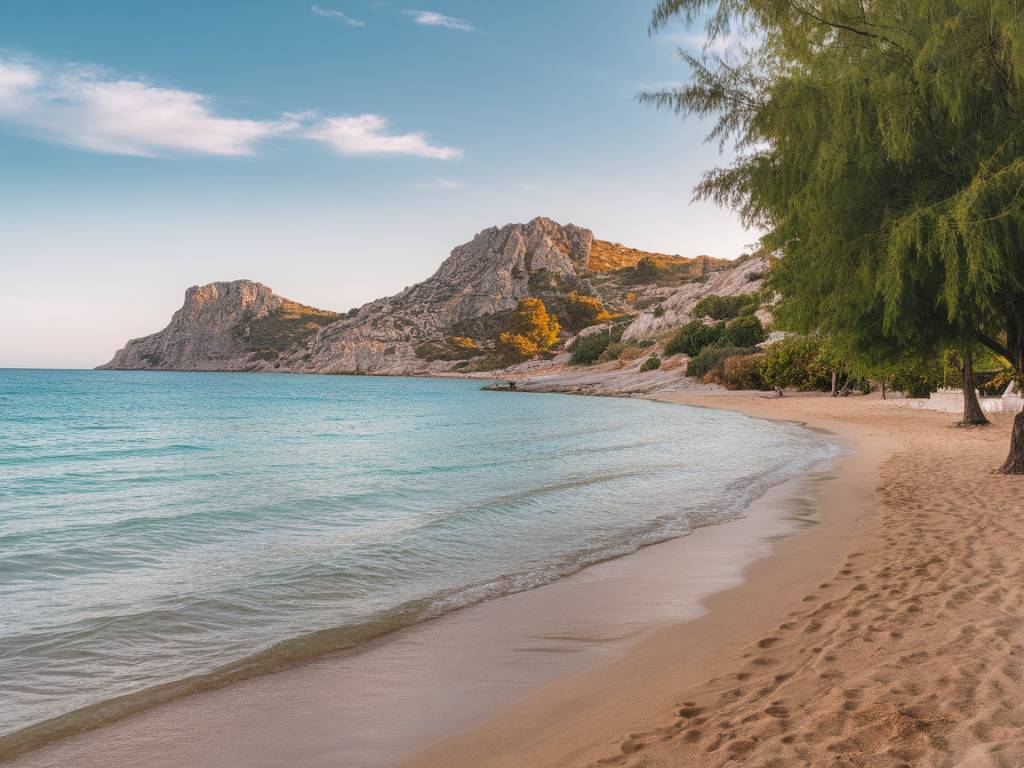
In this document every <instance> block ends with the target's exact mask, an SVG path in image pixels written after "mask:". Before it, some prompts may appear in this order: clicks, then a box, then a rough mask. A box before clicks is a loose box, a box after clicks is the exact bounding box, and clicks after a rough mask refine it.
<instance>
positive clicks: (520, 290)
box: [100, 218, 767, 394]
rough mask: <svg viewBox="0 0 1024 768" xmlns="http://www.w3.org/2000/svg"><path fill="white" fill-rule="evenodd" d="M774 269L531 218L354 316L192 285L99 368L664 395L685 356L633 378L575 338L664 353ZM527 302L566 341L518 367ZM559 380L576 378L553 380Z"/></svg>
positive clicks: (487, 236)
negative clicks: (165, 320) (705, 315)
mask: <svg viewBox="0 0 1024 768" xmlns="http://www.w3.org/2000/svg"><path fill="white" fill-rule="evenodd" d="M766 266H767V259H766V258H765V257H761V256H744V257H741V258H740V259H737V260H735V261H728V260H724V259H715V258H711V257H709V256H698V257H696V258H684V257H682V256H672V255H667V254H657V253H650V252H646V251H641V250H637V249H634V248H629V247H627V246H624V245H621V244H618V243H611V242H608V241H603V240H597V239H595V237H594V234H593V232H591V231H590V230H589V229H585V228H582V227H577V226H574V225H572V224H569V225H565V226H563V225H560V224H558V223H556V222H554V221H552V220H551V219H547V218H536V219H533V220H532V221H530V222H529V223H526V224H508V225H506V226H503V227H491V228H489V229H485V230H484V231H482V232H480V233H479V234H478V235H476V237H474V238H473V239H472V240H471V241H469V242H468V243H465V244H463V245H460V246H458V247H456V248H455V249H454V250H453V251H452V252H451V255H450V256H449V257H448V258H447V259H445V260H444V262H443V263H442V264H441V266H440V268H439V269H438V270H437V272H436V273H434V275H432V276H431V277H430V278H428V279H427V280H424V281H423V282H421V283H418V284H416V285H413V286H411V287H409V288H406V289H405V290H403V291H402V292H401V293H398V294H396V295H394V296H389V297H386V298H382V299H377V300H375V301H371V302H370V303H368V304H365V305H364V306H362V307H359V308H358V309H354V310H352V311H350V312H348V313H337V312H330V311H326V310H321V309H316V308H314V307H309V306H306V305H304V304H300V303H298V302H295V301H292V300H290V299H286V298H283V297H281V296H278V295H276V294H275V293H273V291H271V289H270V288H268V287H267V286H265V285H262V284H260V283H256V282H252V281H249V280H236V281H233V282H218V283H210V284H208V285H204V286H194V287H192V288H189V289H188V291H186V293H185V302H184V305H183V306H182V307H181V309H179V310H178V311H177V312H175V313H174V315H173V317H172V318H171V321H170V323H169V324H168V326H167V327H166V328H165V329H163V330H162V331H159V332H157V333H154V334H152V335H149V336H146V337H143V338H140V339H133V340H131V341H129V342H128V343H127V344H126V345H125V347H124V348H123V349H121V350H119V351H118V352H117V353H116V354H115V355H114V358H113V359H112V360H111V361H110V362H109V363H107V364H105V365H103V366H100V367H101V368H106V369H127V370H175V371H280V372H293V373H338V374H342V373H345V374H376V375H438V376H444V375H449V376H451V375H479V376H488V377H493V376H495V375H500V376H502V377H509V378H516V379H532V378H535V377H538V376H541V375H543V376H544V377H547V378H548V381H549V383H550V385H551V388H559V387H561V388H562V389H570V390H572V389H574V388H579V387H577V386H576V384H574V383H573V382H574V381H577V379H579V380H580V381H577V384H580V386H581V387H582V389H584V390H585V389H586V388H587V386H589V384H587V385H586V386H583V385H584V384H586V382H591V381H598V382H601V381H605V382H606V386H605V389H610V390H614V391H609V392H608V393H609V394H611V393H625V392H647V391H658V390H661V389H664V388H666V387H667V386H669V385H671V383H672V382H678V381H679V380H680V378H681V373H682V369H681V365H680V363H681V361H675V364H673V361H669V362H668V363H667V364H666V365H665V366H664V367H663V368H662V369H660V370H655V371H648V372H645V373H644V376H643V377H642V378H639V377H637V376H636V375H634V374H638V373H639V369H640V367H641V365H642V363H643V360H642V359H640V358H639V357H636V358H635V359H631V360H612V361H604V362H600V363H598V364H597V365H593V366H587V367H586V369H585V370H584V369H582V368H579V367H572V368H570V367H569V366H568V363H569V359H570V350H571V349H572V348H573V345H574V343H575V342H576V339H577V337H585V336H587V335H589V334H592V333H601V332H604V333H608V334H613V333H614V335H615V338H616V339H620V340H622V342H624V343H629V344H636V345H639V346H641V347H643V348H644V349H645V350H649V353H650V354H654V353H657V352H658V351H659V349H660V348H661V346H662V345H663V344H664V341H665V338H666V335H670V334H671V333H672V332H673V331H674V329H676V328H677V327H678V326H680V325H681V324H683V323H685V322H687V321H688V320H690V319H691V313H692V311H693V308H694V306H695V305H696V304H697V302H699V301H700V300H701V299H702V298H704V297H705V296H709V295H736V294H742V293H754V292H756V291H758V290H759V289H760V287H761V277H762V275H763V272H764V270H765V268H766ZM580 297H584V298H583V299H581V298H580ZM527 298H539V299H541V300H542V301H543V302H544V304H545V305H546V307H547V308H548V310H549V311H550V312H551V313H553V314H555V315H557V316H558V317H560V318H561V332H560V335H559V338H558V340H557V342H556V343H555V344H553V345H552V346H551V347H550V348H549V349H545V350H543V351H542V353H540V354H536V355H532V359H529V360H526V361H522V360H510V359H509V358H508V357H507V356H503V355H502V354H501V353H500V347H499V343H498V339H499V338H500V336H501V334H502V333H503V332H506V331H508V330H509V329H510V328H511V327H513V325H514V323H515V315H516V308H517V306H519V303H520V302H521V301H522V300H523V299H527ZM573 302H576V304H573ZM580 302H589V304H586V303H583V304H581V303H580ZM578 306H584V307H585V308H588V309H593V308H594V307H597V308H598V309H597V310H594V313H593V315H592V316H591V317H590V319H592V320H600V322H593V323H589V322H588V317H587V316H586V315H584V316H583V317H579V316H577V315H578V313H576V312H575V309H576V308H577V307H578ZM598 310H599V311H598ZM648 356H649V355H648V354H647V353H646V352H645V354H644V356H643V357H644V359H646V358H647V357H648ZM559 376H563V377H567V381H566V382H564V383H563V384H558V383H557V382H558V380H559V378H558V377H559ZM551 377H553V378H551ZM539 384H540V382H539V381H538V385H539ZM597 389H598V390H600V389H601V387H600V386H597Z"/></svg>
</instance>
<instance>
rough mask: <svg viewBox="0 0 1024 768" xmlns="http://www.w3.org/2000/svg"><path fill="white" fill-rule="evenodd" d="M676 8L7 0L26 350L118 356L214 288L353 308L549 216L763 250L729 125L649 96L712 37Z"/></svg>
mask: <svg viewBox="0 0 1024 768" xmlns="http://www.w3.org/2000/svg"><path fill="white" fill-rule="evenodd" d="M652 4H653V0H648V1H647V2H645V0H556V1H555V2H552V1H551V0H520V2H516V3H499V2H491V1H485V0H436V1H435V0H410V2H409V4H405V3H403V2H395V1H393V0H319V2H317V3H309V2H301V1H300V0H217V2H209V1H208V0H176V2H174V3H139V2H138V1H137V0H91V2H72V3H69V2H64V1H62V0H4V2H3V3H2V4H0V328H3V329H4V330H3V333H0V367H69V368H77V367H92V366H95V365H98V364H101V363H104V362H106V361H107V360H109V359H110V358H111V357H112V356H113V353H114V351H115V350H116V349H118V348H119V347H121V346H123V345H124V342H125V341H126V340H127V339H129V338H134V337H138V336H143V335H146V334H148V333H152V332H155V331H158V330H160V329H161V328H163V327H164V326H165V325H166V323H167V321H168V319H169V318H170V315H171V314H172V313H173V312H174V311H175V310H176V309H178V308H179V307H180V306H181V302H182V299H183V296H184V292H185V289H186V288H188V287H189V286H191V285H197V284H203V283H208V282H211V281H214V280H233V279H240V278H247V279H251V280H258V281H260V282H262V283H265V284H267V285H269V286H270V287H271V288H273V290H274V291H275V292H276V293H278V294H281V295H283V296H287V297H288V298H291V299H294V300H296V301H300V302H303V303H306V304H310V305H313V306H318V307H322V308H325V309H333V310H338V311H345V310H348V309H350V308H352V307H355V306H359V305H361V304H363V303H365V302H367V301H370V300H372V299H374V298H377V297H380V296H384V295H390V294H393V293H397V292H398V291H400V290H402V289H403V288H404V287H405V286H407V285H411V284H413V283H415V282H418V281H420V280H423V279H424V278H426V277H428V276H429V275H431V274H432V273H433V272H434V271H435V269H436V268H437V266H438V265H439V264H440V262H441V261H442V260H443V259H444V258H445V257H446V256H447V255H448V253H449V252H450V251H451V249H452V248H453V247H454V246H456V245H458V244H460V243H463V242H466V241H468V240H470V239H472V237H473V236H474V235H475V234H476V233H477V232H479V231H480V230H482V229H485V228H487V227H489V226H494V225H502V224H506V223H510V222H520V221H528V220H529V219H531V218H533V217H535V216H549V217H551V218H553V219H555V220H556V221H559V222H561V223H563V224H566V223H573V224H577V225H580V226H585V227H588V228H590V229H592V230H593V231H594V233H595V235H596V236H597V237H599V238H602V239H607V240H613V241H616V242H622V243H625V244H627V245H630V246H633V247H636V248H641V249H646V250H652V251H659V252H665V253H679V254H682V255H686V256H693V255H697V254H702V253H706V254H710V255H713V256H720V257H724V258H733V257H735V256H738V255H739V254H740V253H741V252H743V251H744V250H747V249H748V248H749V246H750V245H751V244H752V243H753V242H754V241H755V240H756V238H757V234H756V233H752V232H749V231H746V230H745V229H744V228H743V227H742V225H741V224H740V222H739V221H738V219H737V218H736V217H735V215H733V214H732V213H731V212H729V211H726V210H722V209H720V208H717V207H716V206H714V205H713V204H711V203H693V202H691V197H692V189H693V187H694V185H695V184H696V183H697V182H698V181H699V179H700V176H701V174H702V173H703V172H704V171H705V170H707V169H709V168H712V167H714V166H716V165H719V164H721V163H723V162H726V161H727V160H728V158H723V157H722V156H720V155H719V153H718V147H717V145H716V144H707V143H706V142H705V141H704V137H705V135H706V133H707V129H708V126H707V125H702V124H701V123H700V122H699V121H698V120H696V119H694V118H689V119H686V120H683V119H680V118H679V117H677V116H674V115H672V114H670V113H668V112H663V111H658V110H655V109H653V108H651V107H647V106H643V105H640V104H638V103H637V100H636V96H637V94H638V93H639V92H640V91H643V90H645V89H656V88H660V87H663V86H665V85H668V84H671V83H674V82H679V81H681V80H683V79H685V77H686V74H687V73H686V70H685V68H684V65H683V64H682V63H681V62H680V60H679V58H678V52H677V50H678V48H679V47H680V46H683V47H685V48H688V49H690V50H695V49H697V50H699V46H700V36H699V35H698V34H696V33H695V32H694V31H687V30H685V29H683V28H682V27H678V28H675V29H669V30H668V31H666V32H664V33H660V34H657V35H654V36H651V35H649V34H648V30H647V23H648V19H649V13H650V6H651V5H652Z"/></svg>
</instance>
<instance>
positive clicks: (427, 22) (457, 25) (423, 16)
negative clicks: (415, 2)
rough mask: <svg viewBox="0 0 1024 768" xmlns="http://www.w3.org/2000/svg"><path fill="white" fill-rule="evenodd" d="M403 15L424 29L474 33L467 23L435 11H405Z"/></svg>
mask: <svg viewBox="0 0 1024 768" xmlns="http://www.w3.org/2000/svg"><path fill="white" fill-rule="evenodd" d="M405 14H406V15H407V16H410V17H411V18H412V20H413V21H414V22H416V23H417V24H421V25H423V26H425V27H447V28H448V29H457V30H459V31H460V32H475V31H476V27H474V26H473V25H472V24H470V23H469V22H468V21H465V20H463V19H456V18H455V17H454V16H445V15H444V14H443V13H436V12H435V11H413V10H407V11H405Z"/></svg>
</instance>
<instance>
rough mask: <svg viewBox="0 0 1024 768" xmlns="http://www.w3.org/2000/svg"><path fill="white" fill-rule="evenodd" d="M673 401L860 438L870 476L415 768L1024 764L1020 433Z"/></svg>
mask: <svg viewBox="0 0 1024 768" xmlns="http://www.w3.org/2000/svg"><path fill="white" fill-rule="evenodd" d="M667 397H669V398H671V399H673V400H675V401H677V402H683V403H688V404H691V405H702V406H706V407H714V408H722V409H729V410H739V411H742V412H744V413H748V414H751V415H756V416H759V417H769V418H776V419H796V420H799V421H802V422H805V423H806V424H808V426H811V427H823V428H828V429H832V430H834V431H838V432H841V433H847V434H851V435H853V436H855V437H856V439H858V440H859V441H860V444H861V447H862V450H861V452H860V458H859V459H856V458H854V459H853V461H852V462H848V463H847V466H846V468H845V469H842V468H840V469H839V471H837V472H836V473H835V477H834V479H833V480H831V481H830V483H829V484H828V485H829V489H830V490H828V491H827V492H826V497H825V502H826V506H825V510H824V512H823V522H824V524H823V525H819V526H816V527H814V528H811V529H809V530H808V531H806V532H805V533H804V534H803V535H801V536H795V537H791V538H789V539H786V540H783V541H782V542H780V543H779V545H778V547H777V549H776V551H775V553H774V555H773V556H771V557H768V558H765V559H763V560H760V561H758V562H756V563H754V564H753V565H752V566H751V567H750V568H749V569H748V570H747V572H746V578H745V580H744V582H743V583H742V584H741V585H739V586H738V587H736V588H734V589H731V590H727V591H725V592H720V593H718V594H716V595H715V596H713V597H712V598H711V599H710V600H708V603H707V604H708V608H709V613H708V614H707V615H706V616H704V617H702V618H699V619H697V620H695V621H692V622H689V623H684V624H678V625H675V626H670V627H666V628H664V629H662V630H660V631H658V632H656V633H654V634H652V635H651V636H650V637H649V638H648V639H646V640H645V641H643V642H642V643H640V644H638V645H637V646H635V647H634V648H633V649H631V650H630V651H629V652H628V653H627V654H626V655H625V656H624V657H622V658H621V659H619V660H618V661H616V662H612V663H610V664H607V665H605V666H604V667H602V668H600V669H597V670H593V671H591V672H589V673H583V674H580V675H577V676H575V677H573V678H570V679H565V680H561V681H558V682H556V683H554V684H552V685H550V686H547V687H546V688H544V689H541V690H538V691H536V692H533V693H532V694H530V695H528V696H525V697H523V698H522V699H520V700H519V701H517V702H516V703H515V704H514V705H512V706H510V707H507V708H506V709H505V710H503V711H502V712H500V713H498V714H497V715H495V716H493V717H491V718H488V719H487V720H486V721H484V722H482V723H480V724H478V725H476V726H474V727H473V728H470V729H467V730H465V731H463V732H461V733H459V734H454V735H452V736H451V737H449V738H447V739H445V740H443V741H441V742H439V743H438V744H435V745H434V746H433V747H431V748H430V749H428V750H424V751H423V752H422V753H420V754H419V755H417V756H416V757H415V758H414V759H413V760H411V761H409V762H408V763H407V764H406V766H407V768H434V767H436V768H440V767H441V766H444V768H459V767H460V766H465V767H466V768H468V767H469V766H474V768H477V767H478V766H479V767H484V768H486V767H488V766H490V767H492V768H493V767H501V768H506V767H507V768H512V767H513V766H523V765H529V766H530V767H531V768H546V767H550V768H555V766H557V767H558V768H575V767H577V766H578V767H579V768H582V767H583V766H595V765H601V766H627V767H628V768H688V767H690V766H692V767H693V768H717V767H721V768H725V767H726V766H736V765H750V766H758V767H760V766H772V768H788V767H789V766H805V765H843V766H872V767H873V766H879V767H882V766H884V767H886V768H887V767H888V766H892V767H893V768H896V767H897V766H899V767H900V768H902V767H903V766H910V765H929V766H936V767H937V768H938V767H941V768H982V767H991V768H1003V767H1005V768H1009V767H1010V766H1016V765H1021V764H1024V740H1022V739H1021V736H1020V734H1021V733H1022V732H1024V586H1022V585H1024V564H1022V563H1021V560H1020V554H1019V553H1020V551H1021V548H1022V546H1024V504H1022V503H1021V498H1022V496H1021V486H1020V482H1019V478H1017V479H1014V478H1009V477H1007V476H1003V475H997V474H994V473H993V470H994V468H995V467H997V466H998V465H999V463H1000V462H1001V461H1002V459H1003V457H1004V456H1005V447H1006V443H1005V441H1006V433H1007V432H1008V431H1009V428H1010V426H1011V425H1010V420H1009V419H1007V418H1003V417H998V418H994V419H993V425H992V426H990V427H986V428H984V429H977V430H969V431H964V430H962V429H954V428H953V425H952V422H951V421H950V419H949V417H948V416H947V415H944V414H937V413H929V412H924V411H919V410H912V409H902V408H898V407H894V406H893V405H892V404H890V403H885V402H882V401H879V400H877V399H873V398H845V399H840V400H835V399H832V398H820V397H803V396H787V397H785V398H782V399H775V398H770V399H765V398H762V397H759V396H755V395H752V394H749V393H747V394H737V393H723V394H721V395H718V394H716V395H705V396H695V395H687V394H684V393H680V394H678V395H668V396H667ZM844 497H845V498H844ZM844 504H845V506H846V509H847V510H853V511H854V514H853V515H849V514H847V515H844V514H843V513H842V509H843V506H844Z"/></svg>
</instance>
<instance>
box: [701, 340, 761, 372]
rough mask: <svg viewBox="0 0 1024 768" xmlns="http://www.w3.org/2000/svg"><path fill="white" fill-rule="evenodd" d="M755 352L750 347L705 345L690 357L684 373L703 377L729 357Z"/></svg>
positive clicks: (754, 349) (755, 350)
mask: <svg viewBox="0 0 1024 768" xmlns="http://www.w3.org/2000/svg"><path fill="white" fill-rule="evenodd" d="M755 352H757V349H756V348H750V347H723V346H717V345H716V346H712V347H705V348H704V349H702V350H701V351H700V353H699V354H697V355H696V356H695V357H693V358H691V360H690V362H689V363H688V364H687V366H686V375H687V376H692V377H693V378H696V379H703V378H704V377H705V376H707V375H708V374H710V373H711V372H712V371H713V370H714V369H716V368H719V367H721V366H722V365H723V364H724V363H725V361H726V360H727V359H729V358H730V357H741V356H744V355H752V354H754V353H755Z"/></svg>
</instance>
